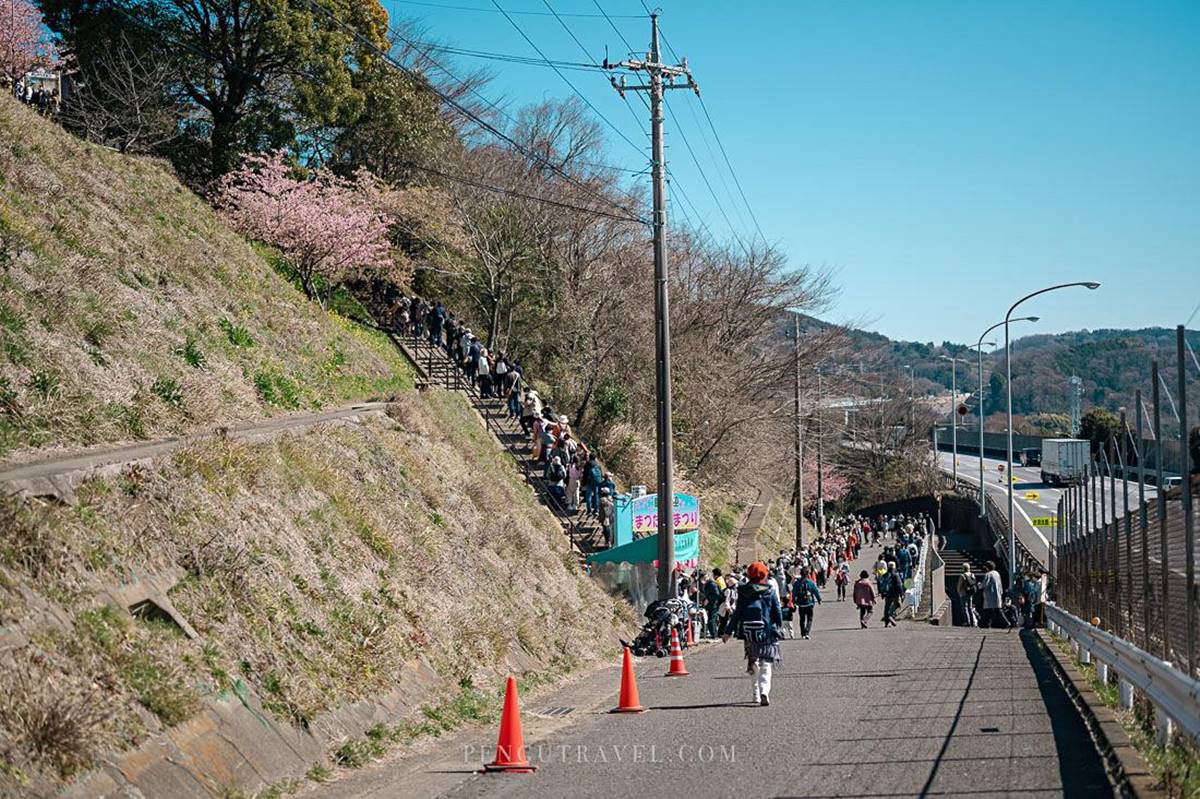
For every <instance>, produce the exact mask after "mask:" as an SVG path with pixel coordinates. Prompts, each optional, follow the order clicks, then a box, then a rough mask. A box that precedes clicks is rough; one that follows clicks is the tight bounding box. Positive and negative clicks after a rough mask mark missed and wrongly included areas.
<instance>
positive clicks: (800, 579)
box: [791, 574, 821, 641]
mask: <svg viewBox="0 0 1200 799" xmlns="http://www.w3.org/2000/svg"><path fill="white" fill-rule="evenodd" d="M791 596H792V599H793V601H794V602H795V605H796V615H797V616H799V617H800V637H801V638H803V639H804V640H805V641H807V640H808V639H809V637H810V636H811V635H812V623H813V611H814V610H816V607H817V605H819V604H821V592H820V591H819V590H818V589H817V583H815V582H813V579H812V577H810V576H808V575H806V574H800V575H799V576H797V577H796V582H795V583H794V584H793V585H792V590H791Z"/></svg>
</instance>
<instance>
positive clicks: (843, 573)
mask: <svg viewBox="0 0 1200 799" xmlns="http://www.w3.org/2000/svg"><path fill="white" fill-rule="evenodd" d="M833 582H834V584H835V585H837V601H838V602H845V601H846V586H847V585H848V584H849V583H850V564H849V563H847V562H846V561H844V560H843V561H842V562H841V563H839V564H838V565H837V571H836V572H834V574H833Z"/></svg>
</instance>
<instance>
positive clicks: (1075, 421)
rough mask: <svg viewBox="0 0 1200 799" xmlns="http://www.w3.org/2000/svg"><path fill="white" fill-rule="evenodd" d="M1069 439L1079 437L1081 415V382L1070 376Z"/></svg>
mask: <svg viewBox="0 0 1200 799" xmlns="http://www.w3.org/2000/svg"><path fill="white" fill-rule="evenodd" d="M1070 382H1071V438H1078V437H1079V428H1080V427H1081V422H1080V419H1081V418H1082V413H1083V380H1082V379H1081V378H1080V377H1079V376H1078V375H1071V381H1070Z"/></svg>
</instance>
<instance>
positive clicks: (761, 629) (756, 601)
mask: <svg viewBox="0 0 1200 799" xmlns="http://www.w3.org/2000/svg"><path fill="white" fill-rule="evenodd" d="M746 576H747V578H749V582H748V583H746V584H745V585H743V586H741V587H740V588H739V589H738V598H737V609H736V610H734V612H733V617H732V619H731V620H730V624H731V626H732V629H733V631H734V633H735V634H736V635H737V637H738V638H741V639H742V641H743V643H744V645H745V651H746V662H747V665H748V667H749V668H748V671H749V672H750V674H751V675H752V677H753V680H754V701H755V703H757V704H760V705H762V706H763V707H766V706H767V705H769V704H771V700H770V694H771V670H772V667H773V666H774V664H775V663H776V662H777V661H778V660H779V659H780V658H779V626H780V625H781V624H783V611H782V608H780V605H779V595H778V594H776V593H775V592H773V591H772V590H771V588H770V587H769V586H768V585H767V565H766V564H765V563H763V562H762V561H755V562H754V563H751V564H750V566H749V567H747V569H746ZM729 635H730V633H729V631H728V630H726V632H725V635H724V636H722V639H721V640H722V641H728V640H729Z"/></svg>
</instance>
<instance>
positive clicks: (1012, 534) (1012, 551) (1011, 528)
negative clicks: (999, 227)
mask: <svg viewBox="0 0 1200 799" xmlns="http://www.w3.org/2000/svg"><path fill="white" fill-rule="evenodd" d="M1075 286H1082V287H1084V288H1086V289H1088V290H1089V291H1094V290H1095V289H1098V288H1100V284H1099V283H1096V282H1095V281H1092V280H1084V281H1077V282H1075V283H1060V284H1058V285H1057V286H1047V287H1046V288H1044V289H1038V290H1037V291H1034V292H1031V293H1029V294H1026V295H1025V296H1024V297H1022V298H1021V299H1019V300H1017V301H1016V302H1014V303H1013V304H1012V305H1011V306H1009V309H1008V313H1006V314H1005V315H1004V371H1005V380H1004V388H1005V393H1006V394H1007V395H1008V396H1007V399H1008V403H1007V404H1008V413H1007V417H1008V466H1007V468H1009V469H1011V468H1012V458H1013V429H1012V428H1013V423H1012V341H1011V338H1010V336H1009V331H1008V326H1009V324H1010V323H1011V322H1012V314H1013V311H1015V310H1017V306H1018V305H1020V304H1021V303H1023V302H1025V301H1026V300H1031V299H1033V298H1034V297H1036V296H1038V295H1039V294H1046V293H1048V292H1051V291H1058V290H1059V289H1067V288H1073V287H1075ZM1008 579H1009V583H1008V584H1009V586H1012V585H1014V583H1015V581H1016V579H1017V535H1016V525H1015V524H1014V523H1013V482H1012V479H1011V477H1010V478H1009V481H1008Z"/></svg>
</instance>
